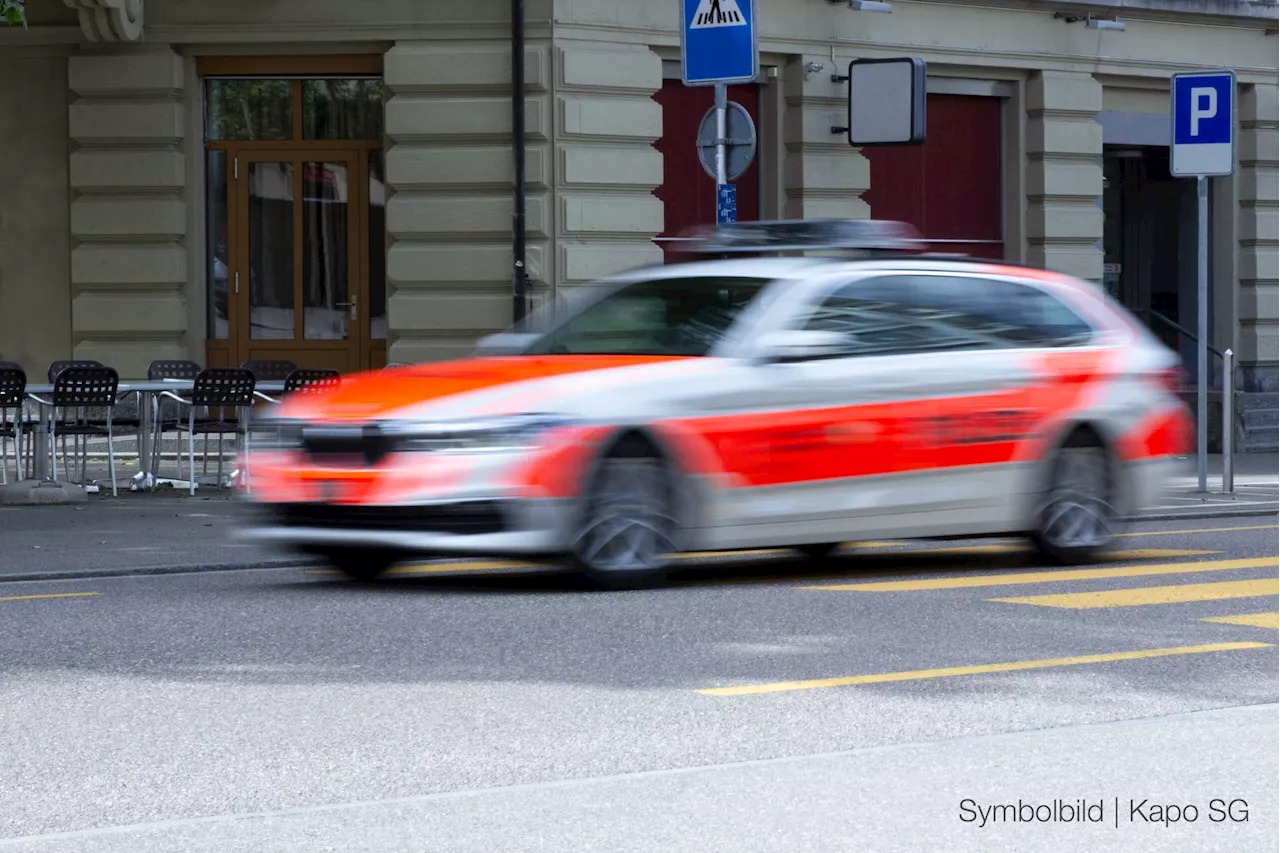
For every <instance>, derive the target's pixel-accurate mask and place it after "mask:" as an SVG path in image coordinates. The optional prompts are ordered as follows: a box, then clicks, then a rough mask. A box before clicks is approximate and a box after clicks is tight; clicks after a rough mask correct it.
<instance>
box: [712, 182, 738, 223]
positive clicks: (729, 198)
mask: <svg viewBox="0 0 1280 853" xmlns="http://www.w3.org/2000/svg"><path fill="white" fill-rule="evenodd" d="M737 221H738V188H737V187H735V186H734V185H733V184H720V185H719V186H717V187H716V223H717V224H723V223H725V222H737Z"/></svg>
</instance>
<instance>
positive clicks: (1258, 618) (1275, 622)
mask: <svg viewBox="0 0 1280 853" xmlns="http://www.w3.org/2000/svg"><path fill="white" fill-rule="evenodd" d="M1200 621H1201V622H1222V623H1224V624H1226V625H1248V626H1249V627H1251V628H1276V629H1280V613H1244V614H1241V615H1240V616H1208V617H1205V618H1204V619H1201V620H1200Z"/></svg>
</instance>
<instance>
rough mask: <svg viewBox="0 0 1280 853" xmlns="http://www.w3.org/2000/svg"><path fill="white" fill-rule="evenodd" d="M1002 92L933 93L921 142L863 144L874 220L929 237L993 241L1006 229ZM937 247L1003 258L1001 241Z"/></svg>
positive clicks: (868, 199)
mask: <svg viewBox="0 0 1280 853" xmlns="http://www.w3.org/2000/svg"><path fill="white" fill-rule="evenodd" d="M1000 103H1001V102H1000V99H999V98H988V97H977V96H970V95H936V94H935V95H929V101H928V110H929V118H928V135H927V137H926V139H925V143H924V145H916V146H901V147H885V148H864V149H862V154H863V156H864V157H866V158H867V159H868V160H869V161H870V163H871V189H869V190H868V191H867V192H865V193H863V196H862V198H863V200H864V201H866V202H867V204H869V205H870V206H871V216H872V217H873V218H875V219H897V220H902V221H904V222H910V223H911V224H912V225H915V226H916V227H917V228H919V229H920V230H921V232H923V233H924V235H925V237H927V238H929V239H932V240H975V241H976V240H995V241H999V240H1002V239H1003V234H1002V230H1003V229H1002V224H1001V223H1002V217H1001V209H1002V190H1001V176H1000ZM932 248H933V250H934V251H939V252H961V253H964V254H967V255H973V256H975V257H983V258H993V259H997V260H999V259H1002V258H1003V257H1004V245H1003V243H936V244H934V246H933V247H932Z"/></svg>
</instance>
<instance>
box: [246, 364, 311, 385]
mask: <svg viewBox="0 0 1280 853" xmlns="http://www.w3.org/2000/svg"><path fill="white" fill-rule="evenodd" d="M240 368H241V369H242V370H247V371H249V372H250V373H252V374H253V378H254V379H255V380H256V381H258V382H283V381H284V380H286V379H288V378H289V374H290V373H293V372H294V371H295V370H297V369H298V365H296V364H294V363H293V362H292V361H286V360H284V359H250V360H249V361H246V362H245V363H244V364H242V365H240Z"/></svg>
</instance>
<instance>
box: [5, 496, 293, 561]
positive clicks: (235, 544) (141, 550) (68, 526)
mask: <svg viewBox="0 0 1280 853" xmlns="http://www.w3.org/2000/svg"><path fill="white" fill-rule="evenodd" d="M247 510H248V507H246V506H245V505H244V504H242V503H240V502H239V501H236V500H233V499H232V498H231V493H230V492H221V493H216V492H215V493H214V494H213V495H212V496H201V495H197V496H196V497H194V498H192V497H188V496H186V495H182V496H175V495H171V494H158V493H157V494H148V493H121V495H120V497H118V498H111V497H110V496H109V495H108V496H106V497H102V496H91V497H90V499H89V501H88V502H87V503H82V504H75V505H71V506H32V507H0V580H5V579H9V580H12V579H14V578H27V577H56V576H85V575H88V574H94V573H98V574H103V573H106V574H110V573H116V572H119V571H135V570H136V571H154V570H165V571H197V570H200V571H204V570H209V569H215V568H250V567H257V566H279V565H300V564H304V563H306V562H307V561H306V560H300V559H299V558H297V557H293V556H289V555H285V554H280V553H277V552H275V551H272V550H269V549H266V548H263V547H261V546H259V545H254V544H251V543H246V542H241V541H238V540H237V538H236V532H237V530H239V529H240V528H241V527H242V525H243V523H244V522H243V519H244V515H245V513H246V511H247Z"/></svg>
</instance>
